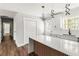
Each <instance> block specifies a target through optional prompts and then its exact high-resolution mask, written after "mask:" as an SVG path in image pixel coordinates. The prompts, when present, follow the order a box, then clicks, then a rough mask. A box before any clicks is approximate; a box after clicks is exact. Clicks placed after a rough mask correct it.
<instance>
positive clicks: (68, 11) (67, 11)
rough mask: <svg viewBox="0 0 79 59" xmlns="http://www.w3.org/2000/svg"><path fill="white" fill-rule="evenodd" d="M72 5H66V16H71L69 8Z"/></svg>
mask: <svg viewBox="0 0 79 59" xmlns="http://www.w3.org/2000/svg"><path fill="white" fill-rule="evenodd" d="M69 6H70V4H66V5H65V12H66V14H65V15H70V8H69Z"/></svg>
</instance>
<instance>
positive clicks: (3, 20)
mask: <svg viewBox="0 0 79 59" xmlns="http://www.w3.org/2000/svg"><path fill="white" fill-rule="evenodd" d="M3 23H10V34H11V36H12V37H13V29H14V24H13V23H14V21H13V18H10V17H8V16H1V38H3V36H4V35H3V34H4V29H3V28H4V27H3Z"/></svg>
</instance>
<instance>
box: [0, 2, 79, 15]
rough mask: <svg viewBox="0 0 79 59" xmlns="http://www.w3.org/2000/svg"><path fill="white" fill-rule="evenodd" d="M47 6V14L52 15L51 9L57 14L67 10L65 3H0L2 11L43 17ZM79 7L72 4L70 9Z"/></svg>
mask: <svg viewBox="0 0 79 59" xmlns="http://www.w3.org/2000/svg"><path fill="white" fill-rule="evenodd" d="M43 5H44V6H45V13H50V11H51V9H54V10H55V12H60V11H64V10H65V3H0V9H1V10H8V11H13V12H20V13H24V14H27V15H33V16H41V14H42V8H41V6H43ZM76 7H79V4H77V3H76V4H71V6H70V8H76Z"/></svg>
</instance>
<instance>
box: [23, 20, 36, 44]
mask: <svg viewBox="0 0 79 59" xmlns="http://www.w3.org/2000/svg"><path fill="white" fill-rule="evenodd" d="M36 25H37V24H36V21H31V20H27V19H25V20H24V43H25V44H28V43H29V38H30V37H36V30H37V27H36Z"/></svg>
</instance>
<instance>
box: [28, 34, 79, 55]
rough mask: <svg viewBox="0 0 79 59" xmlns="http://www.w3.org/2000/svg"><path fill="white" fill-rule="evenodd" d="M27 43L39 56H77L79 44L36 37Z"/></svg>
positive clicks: (58, 39)
mask: <svg viewBox="0 0 79 59" xmlns="http://www.w3.org/2000/svg"><path fill="white" fill-rule="evenodd" d="M30 41H31V42H33V43H32V44H31V43H30ZM29 43H30V44H31V45H33V46H32V48H33V51H34V52H35V53H36V54H38V55H41V56H66V55H69V56H79V42H76V41H71V40H65V39H61V38H58V37H52V36H46V35H38V36H37V37H31V38H30V40H29ZM30 48H31V47H30Z"/></svg>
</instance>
